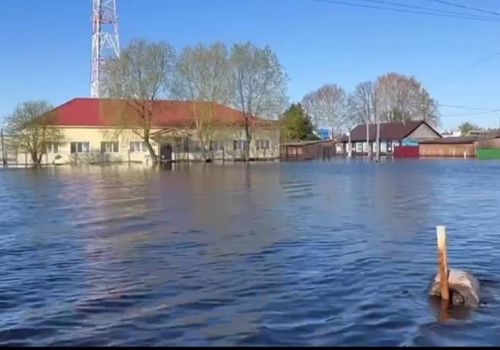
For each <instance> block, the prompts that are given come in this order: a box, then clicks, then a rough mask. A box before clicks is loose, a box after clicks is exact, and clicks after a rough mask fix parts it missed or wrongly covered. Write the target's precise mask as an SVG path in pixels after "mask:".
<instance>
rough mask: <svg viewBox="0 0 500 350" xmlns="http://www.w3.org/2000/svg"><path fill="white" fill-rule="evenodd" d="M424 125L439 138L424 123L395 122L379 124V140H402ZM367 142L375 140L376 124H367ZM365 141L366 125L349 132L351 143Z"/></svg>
mask: <svg viewBox="0 0 500 350" xmlns="http://www.w3.org/2000/svg"><path fill="white" fill-rule="evenodd" d="M422 124H425V125H427V126H428V127H429V128H431V130H432V131H434V132H435V133H436V135H438V136H439V137H441V135H440V134H439V133H438V132H437V131H436V130H434V128H433V127H432V126H430V125H429V124H428V123H426V122H425V121H408V122H404V123H403V122H397V123H380V140H382V141H383V140H402V139H404V138H406V137H408V136H409V135H410V134H411V133H412V132H413V131H415V129H417V128H418V127H419V126H420V125H422ZM368 128H369V130H368V132H369V140H370V141H376V140H377V124H368ZM348 139H349V137H348V136H344V137H343V138H342V141H343V142H347V141H348ZM360 141H366V124H359V125H358V126H356V127H355V128H354V129H352V130H351V142H360Z"/></svg>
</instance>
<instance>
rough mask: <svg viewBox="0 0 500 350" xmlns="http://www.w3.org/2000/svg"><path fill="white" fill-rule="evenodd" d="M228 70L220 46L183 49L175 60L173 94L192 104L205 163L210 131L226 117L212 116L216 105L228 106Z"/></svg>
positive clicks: (229, 96) (226, 58)
mask: <svg viewBox="0 0 500 350" xmlns="http://www.w3.org/2000/svg"><path fill="white" fill-rule="evenodd" d="M229 68H230V64H229V54H228V50H227V48H226V46H225V45H224V44H223V43H220V42H216V43H213V44H212V45H210V46H205V45H202V44H198V45H196V46H195V47H189V46H188V47H185V48H184V49H183V50H182V52H181V54H180V55H179V57H178V60H177V64H176V68H175V73H174V81H173V88H172V94H173V95H174V96H175V97H177V98H178V99H181V100H189V101H191V103H192V111H193V115H194V117H195V126H196V130H197V134H198V135H197V136H198V139H199V141H200V143H201V149H202V153H203V158H204V159H205V158H206V147H207V145H208V144H209V141H210V139H211V136H212V133H213V128H214V127H221V126H222V125H221V122H222V121H223V120H224V117H225V116H221V115H218V116H216V115H215V112H216V104H218V103H220V104H228V103H229V102H230V100H231V79H230V69H229ZM216 117H218V118H216Z"/></svg>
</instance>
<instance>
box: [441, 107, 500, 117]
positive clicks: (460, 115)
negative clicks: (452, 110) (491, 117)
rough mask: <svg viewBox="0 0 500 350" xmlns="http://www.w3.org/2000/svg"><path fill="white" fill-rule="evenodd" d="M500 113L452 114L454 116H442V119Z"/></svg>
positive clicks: (498, 110) (499, 110)
mask: <svg viewBox="0 0 500 350" xmlns="http://www.w3.org/2000/svg"><path fill="white" fill-rule="evenodd" d="M498 112H500V109H493V110H491V111H489V112H477V113H464V114H452V115H441V116H440V118H459V117H471V116H475V115H485V114H493V113H498Z"/></svg>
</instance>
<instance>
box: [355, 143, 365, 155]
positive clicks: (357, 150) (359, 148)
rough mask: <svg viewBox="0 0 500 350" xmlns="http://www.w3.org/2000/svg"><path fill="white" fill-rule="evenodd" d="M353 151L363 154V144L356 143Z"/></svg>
mask: <svg viewBox="0 0 500 350" xmlns="http://www.w3.org/2000/svg"><path fill="white" fill-rule="evenodd" d="M355 149H356V152H358V153H360V152H363V142H356V144H355Z"/></svg>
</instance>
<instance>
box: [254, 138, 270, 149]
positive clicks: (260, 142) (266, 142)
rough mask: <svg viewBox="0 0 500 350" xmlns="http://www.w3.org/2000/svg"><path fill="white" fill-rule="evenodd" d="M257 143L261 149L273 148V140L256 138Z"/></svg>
mask: <svg viewBox="0 0 500 350" xmlns="http://www.w3.org/2000/svg"><path fill="white" fill-rule="evenodd" d="M255 145H256V147H257V149H259V150H261V149H265V150H268V149H270V148H271V142H270V141H269V140H255Z"/></svg>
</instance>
